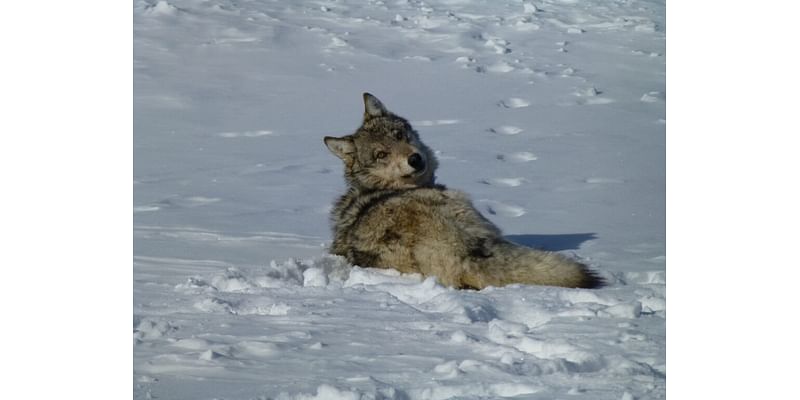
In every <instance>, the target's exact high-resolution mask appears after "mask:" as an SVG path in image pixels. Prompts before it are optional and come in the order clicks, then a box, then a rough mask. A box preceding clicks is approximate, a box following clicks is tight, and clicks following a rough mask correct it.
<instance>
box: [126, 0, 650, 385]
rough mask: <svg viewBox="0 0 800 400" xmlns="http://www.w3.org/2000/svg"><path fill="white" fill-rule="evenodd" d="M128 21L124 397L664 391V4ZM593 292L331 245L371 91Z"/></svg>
mask: <svg viewBox="0 0 800 400" xmlns="http://www.w3.org/2000/svg"><path fill="white" fill-rule="evenodd" d="M133 13H134V65H133V67H134V209H133V219H134V260H133V267H134V274H133V275H134V284H133V289H134V309H133V356H134V357H133V358H134V365H133V394H134V398H135V399H151V398H156V399H223V398H224V399H449V398H466V399H477V398H506V397H511V398H526V399H553V398H569V399H614V400H617V399H644V398H647V399H658V398H664V397H665V382H666V358H665V347H666V338H665V334H666V333H665V319H666V296H665V293H666V273H665V262H666V259H665V232H664V229H665V200H664V194H665V187H664V174H665V165H664V157H665V154H664V146H665V136H664V130H665V125H664V123H665V118H666V117H665V101H666V100H665V99H666V97H665V92H666V89H665V64H664V63H665V61H664V58H665V56H664V54H665V30H664V29H665V24H664V23H665V4H664V2H663V1H646V0H631V1H625V2H607V1H601V0H591V1H580V2H579V1H565V0H541V1H528V0H525V1H511V0H509V1H491V2H484V1H469V0H420V1H417V0H409V1H392V0H382V1H381V0H370V1H366V2H361V1H355V0H339V1H334V0H321V1H303V2H275V1H253V0H237V1H232V0H231V1H229V0H212V1H207V0H202V1H200V0H169V1H164V0H159V1H150V0H147V1H143V0H136V1H134V2H133ZM365 91H369V92H371V93H373V94H375V95H376V96H378V97H379V98H380V99H381V100H382V101H383V102H384V103H385V104H386V105H387V107H389V109H391V110H393V111H395V112H397V113H398V114H400V115H402V116H404V117H406V118H408V119H409V120H410V121H411V122H412V124H414V126H415V127H416V128H417V130H418V131H419V132H420V135H421V137H422V138H423V140H424V141H425V142H426V143H427V144H428V145H429V146H430V147H431V148H433V149H435V150H436V153H437V157H438V158H439V160H440V164H441V166H440V170H439V172H438V180H439V182H441V183H444V184H446V185H448V186H450V187H453V188H457V189H460V190H463V191H465V192H467V193H469V194H470V196H471V197H472V199H473V201H474V203H475V205H476V207H478V209H480V210H481V212H483V213H484V215H486V217H487V218H489V219H491V220H492V221H493V222H495V223H496V224H497V225H498V226H499V227H501V228H502V229H503V231H504V233H505V234H506V235H507V237H508V238H509V239H510V240H512V241H515V242H517V243H520V244H522V245H527V246H532V247H538V248H545V249H549V250H553V251H560V252H564V253H565V254H567V255H570V256H573V257H579V258H580V259H582V260H583V261H584V262H586V263H588V264H590V265H591V266H592V267H593V268H595V269H596V270H597V271H599V273H600V274H601V275H602V276H603V277H604V278H606V279H607V280H608V281H609V283H610V284H609V286H608V287H606V288H603V289H598V290H578V289H565V288H555V287H543V286H542V287H534V286H523V285H511V286H508V287H503V288H488V289H485V290H482V291H479V292H476V291H457V290H453V289H450V288H445V287H443V286H441V285H440V284H439V283H438V282H437V281H436V280H435V279H434V278H424V277H421V276H418V275H403V274H399V273H397V272H396V271H393V270H375V269H368V268H361V267H358V266H352V265H348V264H347V263H346V262H345V261H344V260H343V259H341V258H339V257H336V256H331V255H327V254H326V253H327V252H326V246H327V245H328V244H329V243H330V229H329V226H328V213H329V211H330V208H331V204H332V202H333V201H334V200H335V199H336V197H337V196H338V195H339V194H341V193H342V192H343V190H344V181H343V178H342V166H341V165H340V161H339V160H338V159H337V158H335V157H334V156H333V155H331V154H330V153H329V152H328V150H327V148H325V146H324V145H323V143H322V138H323V137H324V136H326V135H337V136H338V135H345V134H349V133H352V132H353V130H354V129H355V128H356V127H357V126H358V125H359V123H360V118H361V114H362V112H363V104H362V102H361V101H362V100H361V93H362V92H365Z"/></svg>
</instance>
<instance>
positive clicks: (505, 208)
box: [481, 200, 527, 218]
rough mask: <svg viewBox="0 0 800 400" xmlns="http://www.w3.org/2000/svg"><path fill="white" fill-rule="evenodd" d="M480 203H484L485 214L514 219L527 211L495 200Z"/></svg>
mask: <svg viewBox="0 0 800 400" xmlns="http://www.w3.org/2000/svg"><path fill="white" fill-rule="evenodd" d="M481 202H482V203H486V212H488V213H489V214H492V215H499V216H501V217H510V218H516V217H520V216H523V215H525V213H527V211H526V210H525V209H524V208H522V207H520V206H515V205H512V204H505V203H501V202H499V201H496V200H481Z"/></svg>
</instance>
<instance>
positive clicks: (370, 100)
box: [364, 93, 389, 120]
mask: <svg viewBox="0 0 800 400" xmlns="http://www.w3.org/2000/svg"><path fill="white" fill-rule="evenodd" d="M387 114H389V110H387V109H386V106H384V105H383V103H381V101H380V100H378V98H377V97H375V96H373V95H371V94H369V93H364V120H367V119H370V118H373V117H380V116H384V115H387Z"/></svg>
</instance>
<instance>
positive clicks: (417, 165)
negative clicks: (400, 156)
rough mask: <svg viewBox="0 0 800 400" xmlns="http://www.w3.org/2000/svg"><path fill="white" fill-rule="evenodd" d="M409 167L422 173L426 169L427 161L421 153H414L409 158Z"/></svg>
mask: <svg viewBox="0 0 800 400" xmlns="http://www.w3.org/2000/svg"><path fill="white" fill-rule="evenodd" d="M408 165H410V166H411V168H414V170H415V171H422V170H423V169H425V160H424V159H423V158H422V156H421V155H420V154H419V153H414V154H412V155H411V156H409V157H408Z"/></svg>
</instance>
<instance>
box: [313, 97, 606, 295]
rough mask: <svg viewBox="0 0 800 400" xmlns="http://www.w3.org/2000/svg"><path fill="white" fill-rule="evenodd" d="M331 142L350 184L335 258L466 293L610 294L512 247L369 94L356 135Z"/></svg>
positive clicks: (575, 270) (539, 254)
mask: <svg viewBox="0 0 800 400" xmlns="http://www.w3.org/2000/svg"><path fill="white" fill-rule="evenodd" d="M324 141H325V145H326V146H327V147H328V149H330V151H331V152H332V153H333V154H335V155H336V156H337V157H339V158H340V159H341V160H342V161H343V162H344V175H345V180H346V182H347V193H345V194H344V195H343V196H341V197H340V198H339V199H338V200H337V201H336V204H335V206H334V208H333V210H332V212H331V222H332V225H333V243H332V245H331V248H330V251H331V252H332V253H333V254H338V255H340V256H344V257H346V258H347V260H348V261H349V262H350V263H352V264H354V265H359V266H362V267H373V268H394V269H397V270H399V271H400V272H404V273H421V274H422V275H424V276H436V277H437V278H438V279H439V281H440V282H441V283H442V284H444V285H446V286H451V287H455V288H461V289H483V288H485V287H488V286H505V285H508V284H512V283H520V284H533V285H553V286H564V287H574V288H596V287H600V286H601V285H603V280H602V279H601V278H600V277H599V276H597V275H596V274H595V273H594V272H592V271H591V270H589V269H588V268H587V267H586V266H585V265H584V264H581V263H579V262H577V261H574V260H572V259H569V258H567V257H565V256H562V255H560V254H558V253H553V252H547V251H540V250H535V249H532V248H528V247H522V246H518V245H516V244H513V243H511V242H509V241H508V240H506V239H505V238H504V237H503V236H502V234H501V232H500V230H499V229H498V228H497V227H496V226H495V225H493V224H492V223H491V222H490V221H489V220H487V219H486V218H485V217H484V216H483V215H481V213H480V212H479V211H478V210H476V209H475V207H474V206H473V205H472V203H471V201H470V200H469V198H468V197H467V195H465V194H464V193H462V192H459V191H456V190H451V189H447V188H446V187H445V186H443V185H440V184H438V183H435V182H434V180H435V176H434V172H435V170H436V167H437V165H438V163H437V161H436V157H435V156H434V154H433V152H432V151H431V149H430V148H428V146H426V145H425V144H424V143H422V141H420V138H419V134H418V133H417V132H416V131H415V130H414V128H413V127H412V126H411V124H409V123H408V121H407V120H405V119H404V118H402V117H400V116H397V115H395V114H394V113H392V112H390V111H389V110H388V109H387V108H386V107H385V106H384V105H383V103H381V102H380V100H378V99H377V98H376V97H375V96H373V95H371V94H369V93H364V119H363V122H362V124H361V127H359V128H358V129H357V130H356V132H355V133H353V134H351V135H347V136H343V137H331V136H327V137H325V140H324Z"/></svg>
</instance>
